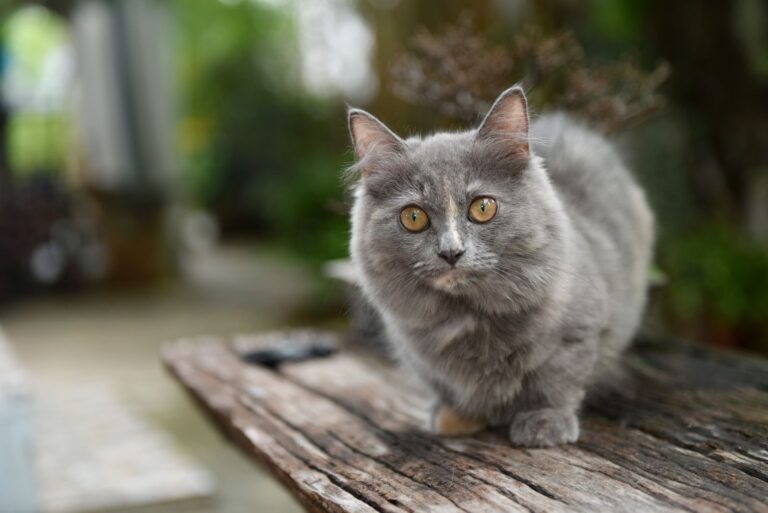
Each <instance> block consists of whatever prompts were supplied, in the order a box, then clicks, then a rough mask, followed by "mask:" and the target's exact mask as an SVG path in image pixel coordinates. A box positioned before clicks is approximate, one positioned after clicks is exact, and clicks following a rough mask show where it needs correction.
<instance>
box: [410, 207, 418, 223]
mask: <svg viewBox="0 0 768 513" xmlns="http://www.w3.org/2000/svg"><path fill="white" fill-rule="evenodd" d="M417 217H419V213H418V212H416V211H415V210H412V211H411V221H413V222H414V223H415V222H416V218H417Z"/></svg>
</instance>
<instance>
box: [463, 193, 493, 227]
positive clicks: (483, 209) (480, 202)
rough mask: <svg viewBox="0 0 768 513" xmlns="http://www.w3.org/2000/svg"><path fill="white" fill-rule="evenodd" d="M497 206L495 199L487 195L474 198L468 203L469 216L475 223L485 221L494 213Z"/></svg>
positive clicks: (491, 217)
mask: <svg viewBox="0 0 768 513" xmlns="http://www.w3.org/2000/svg"><path fill="white" fill-rule="evenodd" d="M497 208H498V206H497V204H496V200H495V199H493V198H491V197H489V196H481V197H479V198H475V199H473V200H472V204H471V205H469V218H470V219H471V220H472V221H474V222H476V223H487V222H488V221H490V220H491V219H493V217H494V216H495V215H496V209H497Z"/></svg>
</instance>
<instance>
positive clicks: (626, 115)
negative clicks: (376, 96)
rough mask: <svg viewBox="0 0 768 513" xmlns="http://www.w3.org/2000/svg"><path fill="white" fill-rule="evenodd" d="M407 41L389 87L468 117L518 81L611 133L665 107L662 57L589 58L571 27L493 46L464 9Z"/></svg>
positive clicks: (534, 101) (535, 103) (534, 98)
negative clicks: (648, 62)
mask: <svg viewBox="0 0 768 513" xmlns="http://www.w3.org/2000/svg"><path fill="white" fill-rule="evenodd" d="M411 46H412V49H411V51H409V52H406V53H404V54H402V55H400V56H399V58H398V59H397V60H396V61H395V64H394V66H393V67H392V71H391V74H392V90H393V92H394V93H395V94H396V95H397V96H399V97H400V98H402V99H403V100H405V101H407V102H409V103H412V104H416V105H421V106H424V107H427V108H431V109H433V110H435V111H437V112H440V113H441V114H443V115H444V116H447V117H450V118H455V119H458V120H461V121H462V122H465V123H472V122H475V121H476V120H477V119H478V117H479V116H482V115H483V114H484V113H485V112H486V111H487V110H488V107H489V106H490V102H491V101H493V99H494V98H495V97H496V96H497V95H498V93H499V92H500V91H502V90H504V89H505V88H507V87H509V86H510V85H511V84H513V83H515V82H518V81H522V83H523V85H524V87H525V89H526V90H527V91H528V92H529V102H530V103H531V105H532V107H533V109H534V110H539V109H541V108H543V107H545V106H546V107H548V108H552V107H553V106H555V107H558V108H562V109H565V110H569V111H572V112H573V113H574V114H576V115H577V116H580V117H582V118H583V119H585V120H587V121H588V122H589V123H590V124H591V125H592V126H594V127H596V128H598V129H600V130H602V131H604V132H606V133H608V132H614V131H616V130H619V129H622V128H625V127H627V126H629V125H632V124H635V123H638V122H639V121H642V120H643V119H645V118H646V117H648V116H649V115H651V114H653V113H654V112H656V111H658V110H659V109H660V108H661V107H662V105H663V99H662V97H661V96H660V95H659V94H658V93H657V90H658V88H659V86H660V85H661V84H662V83H663V82H664V81H665V80H666V79H667V77H668V76H669V73H670V69H669V66H668V65H667V64H666V63H663V62H662V63H660V64H658V65H657V66H656V68H655V69H654V70H653V71H651V72H646V71H644V70H642V69H641V68H640V67H639V66H638V64H637V63H636V62H635V61H634V60H633V59H631V58H625V59H622V60H620V61H618V62H613V63H607V64H601V65H597V64H591V63H588V62H587V60H586V58H585V54H584V49H583V48H582V46H581V44H580V43H579V41H578V40H577V39H576V37H575V36H574V35H573V34H572V33H571V32H569V31H561V32H556V33H545V32H543V31H541V30H537V29H530V30H527V31H525V32H523V33H522V34H520V35H519V36H517V37H515V38H514V40H513V42H512V44H511V45H510V46H509V47H505V46H500V45H495V44H493V43H491V42H490V41H488V40H487V39H486V38H485V36H484V35H482V34H481V33H480V32H479V31H478V30H476V28H475V27H474V25H473V23H472V21H471V18H470V17H469V16H464V17H462V18H461V21H459V22H458V23H455V24H453V25H450V26H448V27H446V28H445V29H443V30H442V31H441V32H439V33H433V32H429V31H427V30H425V29H422V30H421V31H420V32H418V33H417V35H416V36H415V37H414V38H413V39H412V41H411Z"/></svg>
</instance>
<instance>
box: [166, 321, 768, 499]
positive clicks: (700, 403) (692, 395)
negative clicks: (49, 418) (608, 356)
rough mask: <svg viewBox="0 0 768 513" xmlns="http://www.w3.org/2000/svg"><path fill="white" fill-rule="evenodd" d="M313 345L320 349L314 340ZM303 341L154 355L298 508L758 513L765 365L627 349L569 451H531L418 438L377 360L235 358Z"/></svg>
mask: <svg viewBox="0 0 768 513" xmlns="http://www.w3.org/2000/svg"><path fill="white" fill-rule="evenodd" d="M317 339H318V340H322V341H323V344H324V345H325V346H328V345H329V342H328V341H329V335H328V334H327V333H324V334H320V333H318V334H317ZM297 340H298V342H296V341H297ZM311 340H312V333H311V332H302V333H301V334H298V335H294V334H291V333H282V334H278V335H276V334H270V335H265V336H252V337H246V338H240V339H238V340H235V341H234V342H233V343H231V342H232V341H227V340H223V339H216V338H207V339H198V340H186V341H181V342H178V343H174V344H172V345H169V346H168V347H167V348H166V349H165V351H164V360H165V363H166V365H167V367H168V368H169V369H170V371H171V372H172V373H173V374H174V375H175V376H176V377H177V378H178V379H179V380H180V381H181V383H182V384H183V385H184V386H185V387H186V388H187V389H188V390H189V391H190V392H191V394H192V396H193V397H194V398H195V399H196V400H197V401H198V402H199V403H200V405H201V406H202V407H203V408H204V409H205V411H207V412H208V413H209V414H210V416H211V418H212V419H213V420H214V421H215V422H216V424H217V425H218V426H219V427H220V428H221V429H222V430H223V432H224V433H226V434H227V436H228V437H230V438H231V439H232V440H233V441H235V442H236V443H237V444H238V445H239V446H240V447H241V448H242V449H243V450H245V451H246V452H247V453H248V454H250V455H252V456H253V457H254V458H256V459H257V460H258V461H259V462H260V463H262V464H263V465H264V466H265V467H266V468H267V469H269V470H270V471H271V472H272V473H273V474H275V475H276V476H277V477H278V478H279V479H280V480H281V481H282V482H283V483H284V484H285V485H286V486H287V487H288V488H289V489H290V490H291V491H292V492H293V493H294V494H295V495H296V497H297V498H298V499H299V500H300V501H301V502H302V504H304V506H305V507H306V508H307V510H308V511H354V512H357V511H360V512H370V511H388V512H430V511H434V512H438V511H439V512H443V511H445V512H474V511H478V512H494V511H497V512H515V511H521V512H555V513H557V512H566V511H584V512H600V511H611V512H615V511H627V512H638V511H643V512H697V513H698V512H702V513H706V512H713V513H714V512H745V513H747V512H758V513H760V512H765V513H768V502H767V499H768V363H766V362H765V361H761V360H756V359H749V358H745V357H742V356H737V355H732V354H727V353H718V352H712V351H710V350H706V349H703V348H701V347H699V346H694V345H690V344H687V343H682V342H675V341H669V340H665V341H651V340H646V341H640V342H639V343H638V344H636V347H635V348H634V349H633V350H632V351H631V352H630V353H629V354H628V355H627V357H626V361H625V364H624V368H625V370H626V372H625V376H624V378H623V379H622V380H621V381H620V382H618V384H617V385H616V386H614V387H612V389H611V390H605V389H602V390H600V391H599V393H595V394H593V395H592V399H591V400H590V401H589V403H588V405H587V406H586V408H585V411H584V412H583V415H582V419H583V430H582V436H581V439H580V441H579V443H578V444H576V445H572V446H566V447H560V448H556V449H535V450H533V449H519V448H514V447H511V446H510V445H509V443H508V442H507V440H506V438H505V436H504V434H503V433H502V432H493V431H486V432H483V433H481V434H478V435H475V436H471V437H458V438H441V437H437V436H435V435H432V434H430V433H429V432H428V431H427V430H426V425H427V413H428V406H429V402H428V399H427V397H426V396H425V395H424V394H423V393H422V391H421V390H420V388H419V387H418V386H417V385H416V384H415V383H413V382H411V381H410V379H409V378H408V377H407V376H405V375H403V374H401V373H400V372H399V371H398V370H396V369H393V368H391V367H390V366H388V365H386V364H385V363H383V362H381V361H374V360H372V359H370V358H365V357H364V356H361V355H356V354H354V353H352V352H348V351H340V352H339V353H337V354H335V355H333V356H330V357H326V358H318V359H310V360H305V361H299V362H295V363H285V364H283V365H280V366H279V367H277V368H276V369H268V368H265V367H262V366H258V365H253V364H249V363H245V361H244V360H243V358H242V357H241V355H242V354H244V353H248V352H252V351H253V350H254V349H255V348H264V347H275V346H276V345H278V346H280V345H281V344H282V345H284V346H286V347H291V345H292V344H295V343H298V344H307V343H311ZM256 506H258V505H254V507H256Z"/></svg>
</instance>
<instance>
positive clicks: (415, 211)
mask: <svg viewBox="0 0 768 513" xmlns="http://www.w3.org/2000/svg"><path fill="white" fill-rule="evenodd" d="M400 224H402V225H403V227H404V228H405V229H406V230H408V231H409V232H414V233H415V232H420V231H422V230H425V229H426V228H427V226H429V216H428V215H427V213H426V212H424V211H423V210H422V209H420V208H419V207H416V206H413V205H411V206H408V207H405V208H404V209H403V210H402V211H401V212H400Z"/></svg>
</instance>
